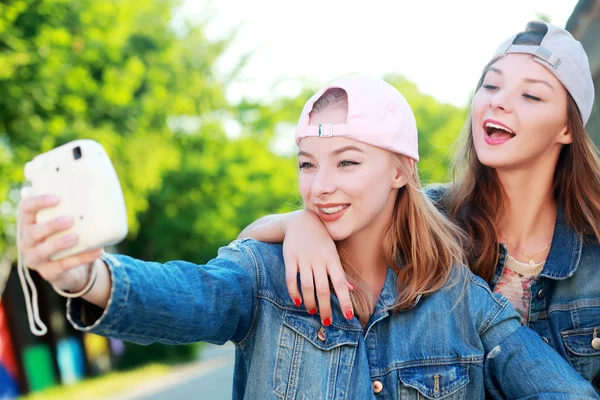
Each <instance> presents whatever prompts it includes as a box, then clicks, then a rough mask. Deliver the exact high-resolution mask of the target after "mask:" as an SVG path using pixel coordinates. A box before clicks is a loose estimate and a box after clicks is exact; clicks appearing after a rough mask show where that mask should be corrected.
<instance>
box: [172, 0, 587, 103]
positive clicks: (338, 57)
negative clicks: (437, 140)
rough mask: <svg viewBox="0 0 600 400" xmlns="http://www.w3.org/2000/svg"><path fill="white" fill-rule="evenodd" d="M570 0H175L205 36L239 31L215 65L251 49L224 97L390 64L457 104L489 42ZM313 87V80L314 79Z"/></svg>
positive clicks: (257, 94) (265, 92) (560, 11)
mask: <svg viewBox="0 0 600 400" xmlns="http://www.w3.org/2000/svg"><path fill="white" fill-rule="evenodd" d="M576 4H577V1H576V0H520V1H519V0H503V1H502V2H498V1H489V0H484V1H482V0H479V1H467V0H455V1H441V0H436V1H402V0H396V1H383V0H382V1H377V0H369V1H364V0H363V1H352V0H346V1H341V0H320V1H317V0H303V1H282V0H279V1H275V0H252V1H243V0H217V1H209V0H184V3H183V6H182V7H181V9H180V14H179V16H180V17H181V16H185V17H186V18H190V19H192V20H193V19H196V18H200V19H206V18H207V16H210V18H211V19H210V23H209V24H208V27H207V35H208V37H209V38H218V37H221V36H222V35H224V34H226V33H227V32H229V31H231V29H233V28H236V27H237V28H239V33H238V36H237V38H236V39H235V41H234V42H233V44H232V45H231V47H230V49H229V50H228V52H227V53H226V54H225V55H224V56H223V58H222V59H221V60H220V61H219V63H218V64H217V71H220V72H221V73H226V72H227V71H229V70H231V68H232V67H233V65H235V63H236V61H237V60H239V58H240V57H241V56H242V55H243V54H245V53H247V52H253V55H252V57H251V59H250V61H249V63H248V65H247V66H246V68H245V69H244V70H243V72H242V74H241V75H240V79H239V81H238V82H236V83H235V84H234V85H232V86H231V87H230V88H229V91H228V93H227V95H228V98H229V99H230V100H231V101H233V102H236V101H238V100H239V99H241V98H242V97H250V98H272V97H275V96H279V95H295V94H297V93H299V91H300V88H301V87H302V85H306V84H307V83H312V84H313V85H322V84H325V83H327V82H329V81H331V80H333V79H335V78H337V77H340V76H343V75H347V74H349V73H354V72H360V73H365V74H369V75H372V76H376V77H381V76H383V75H384V74H386V73H398V74H402V75H404V76H406V77H407V78H408V79H410V80H411V81H413V82H415V83H416V84H417V86H418V87H419V89H420V90H421V91H422V92H423V93H426V94H428V95H431V96H433V97H435V98H436V99H437V100H439V101H442V102H445V103H450V104H453V105H456V106H466V105H467V103H468V101H469V96H470V94H471V92H472V91H473V89H474V87H475V85H476V83H477V81H478V79H479V75H480V73H481V71H482V69H483V67H484V66H485V64H486V63H487V62H488V61H489V58H490V57H491V56H492V54H493V53H494V51H495V50H496V48H497V47H498V46H499V45H500V44H501V43H502V42H503V41H504V40H505V39H507V38H508V37H509V36H511V35H513V34H515V33H517V32H520V31H522V30H523V29H524V28H525V25H526V23H527V21H529V20H532V19H537V18H538V15H545V16H547V17H549V18H550V21H551V22H552V23H553V24H555V25H558V26H561V27H564V26H565V24H566V22H567V20H568V18H569V16H570V15H571V13H572V11H573V9H574V7H575V5H576ZM315 87H316V86H315Z"/></svg>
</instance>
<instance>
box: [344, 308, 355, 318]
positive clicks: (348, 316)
mask: <svg viewBox="0 0 600 400" xmlns="http://www.w3.org/2000/svg"><path fill="white" fill-rule="evenodd" d="M344 315H345V316H346V319H347V320H351V319H352V318H354V313H353V312H352V310H346V312H345V313H344Z"/></svg>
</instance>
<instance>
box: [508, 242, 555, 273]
mask: <svg viewBox="0 0 600 400" xmlns="http://www.w3.org/2000/svg"><path fill="white" fill-rule="evenodd" d="M500 238H501V239H502V240H504V241H505V242H506V243H508V244H510V245H511V246H512V248H513V249H515V250H516V251H518V252H519V253H521V254H523V255H524V256H527V257H528V258H529V265H531V266H534V265H535V261H533V257H535V256H537V255H538V254H540V253H542V252H544V251H545V250H546V249H547V248H548V247H550V245H551V244H552V242H550V243H548V244H547V245H546V246H545V247H544V248H543V249H541V250H540V251H538V252H537V253H535V254H531V255H530V254H527V253H525V252H524V251H523V250H521V249H520V248H518V247H517V246H515V245H514V244H512V243H511V242H510V241H509V240H508V239H506V238H505V237H504V236H502V235H500Z"/></svg>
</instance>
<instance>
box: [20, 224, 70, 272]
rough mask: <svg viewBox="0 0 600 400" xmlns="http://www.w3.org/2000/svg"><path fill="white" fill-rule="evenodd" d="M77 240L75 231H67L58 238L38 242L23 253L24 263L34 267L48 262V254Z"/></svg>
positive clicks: (67, 246)
mask: <svg viewBox="0 0 600 400" xmlns="http://www.w3.org/2000/svg"><path fill="white" fill-rule="evenodd" d="M77 240H78V237H77V234H76V233H68V234H66V235H65V236H61V237H60V238H58V239H54V240H50V241H46V242H43V243H40V244H39V245H37V246H35V247H32V248H30V249H28V250H26V251H25V252H24V253H23V256H24V258H23V259H24V261H25V265H27V266H29V267H31V268H34V269H35V267H36V266H38V265H41V264H45V263H48V262H49V260H50V256H52V255H53V254H55V253H58V252H59V251H61V250H65V249H68V248H70V247H73V246H74V245H75V244H76V243H77Z"/></svg>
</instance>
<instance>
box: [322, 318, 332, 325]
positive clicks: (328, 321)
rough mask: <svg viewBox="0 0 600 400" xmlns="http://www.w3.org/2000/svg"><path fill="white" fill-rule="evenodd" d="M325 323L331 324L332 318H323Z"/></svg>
mask: <svg viewBox="0 0 600 400" xmlns="http://www.w3.org/2000/svg"><path fill="white" fill-rule="evenodd" d="M323 325H325V326H329V325H331V318H325V319H324V320H323Z"/></svg>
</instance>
